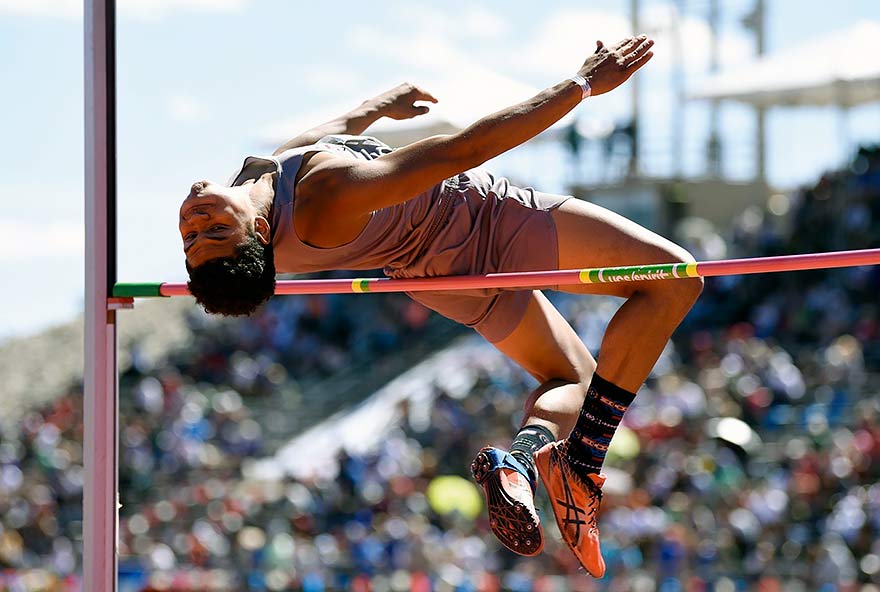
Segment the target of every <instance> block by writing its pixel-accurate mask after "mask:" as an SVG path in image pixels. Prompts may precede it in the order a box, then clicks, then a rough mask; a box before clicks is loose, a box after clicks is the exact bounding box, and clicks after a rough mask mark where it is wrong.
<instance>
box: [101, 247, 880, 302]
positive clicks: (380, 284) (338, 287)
mask: <svg viewBox="0 0 880 592" xmlns="http://www.w3.org/2000/svg"><path fill="white" fill-rule="evenodd" d="M878 264H880V249H863V250H858V251H836V252H830V253H808V254H803V255H782V256H777V257H754V258H750V259H728V260H723V261H703V262H697V263H660V264H654V265H635V266H629V267H599V268H588V269H563V270H554V271H526V272H511V273H490V274H486V275H458V276H443V277H430V278H414V279H389V278H355V279H331V280H281V281H279V282H278V283H277V284H276V286H275V294H351V293H358V294H366V293H379V292H425V291H441V290H473V289H485V288H546V287H548V286H566V285H577V284H608V283H617V282H632V281H644V280H672V279H684V278H694V277H716V276H725V275H740V274H750V273H777V272H783V271H803V270H810V269H829V268H839V267H857V266H862V265H878ZM187 295H189V290H187V287H186V284H175V283H117V284H116V285H115V286H114V288H113V296H114V297H116V298H150V297H159V296H187Z"/></svg>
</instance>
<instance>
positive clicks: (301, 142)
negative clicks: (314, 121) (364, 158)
mask: <svg viewBox="0 0 880 592" xmlns="http://www.w3.org/2000/svg"><path fill="white" fill-rule="evenodd" d="M416 101H427V102H431V103H436V102H437V99H435V98H434V97H433V96H431V94H429V93H427V92H425V91H423V90H422V89H420V88H418V87H417V86H414V85H412V84H409V83H406V82H405V83H403V84H400V85H398V86H396V87H394V88H392V89H391V90H389V91H386V92H384V93H382V94H381V95H379V96H376V97H373V98H372V99H368V100H366V101H364V102H363V103H361V105H360V106H359V107H357V108H356V109H352V110H351V111H349V112H348V113H346V114H345V115H341V116H339V117H337V118H335V119H331V120H330V121H328V122H326V123H322V124H321V125H319V126H317V127H313V128H312V129H310V130H308V131H306V132H303V133H301V134H300V135H298V136H297V137H295V138H293V139H292V140H290V141H289V142H286V143H285V144H284V145H282V146H279V147H278V149H277V150H276V151H275V152H273V154H281V153H282V152H284V151H285V150H290V149H291V148H297V147H299V146H310V145H312V144H314V143H315V142H317V141H318V140H320V139H321V138H323V137H324V136H327V135H330V134H351V135H358V134H362V133H364V131H366V129H367V128H368V127H370V126H371V125H372V124H373V123H375V122H376V121H377V120H378V119H381V118H382V117H390V118H391V119H410V118H411V117H416V116H418V115H424V114H425V113H427V112H428V110H429V108H428V106H427V105H421V106H418V107H416V106H415V105H413V103H415V102H416Z"/></svg>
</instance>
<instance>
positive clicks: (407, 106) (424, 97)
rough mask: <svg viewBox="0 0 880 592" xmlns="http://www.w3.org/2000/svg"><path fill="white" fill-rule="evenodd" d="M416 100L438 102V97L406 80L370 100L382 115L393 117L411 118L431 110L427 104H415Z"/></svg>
mask: <svg viewBox="0 0 880 592" xmlns="http://www.w3.org/2000/svg"><path fill="white" fill-rule="evenodd" d="M416 101H428V102H430V103H436V102H437V99H435V98H434V97H433V96H432V95H431V94H430V93H428V92H426V91H424V90H422V89H421V88H419V87H417V86H415V85H413V84H410V83H409V82H404V83H403V84H399V85H397V86H395V87H394V88H392V89H391V90H389V91H386V92H384V93H382V94H381V95H379V96H378V97H375V98H373V99H370V100H369V101H368V102H369V103H372V106H373V107H375V108H376V109H377V110H378V112H379V115H380V116H385V117H390V118H391V119H410V118H412V117H416V116H417V115H424V114H425V113H427V112H428V111H430V108H429V107H428V106H427V105H420V106H418V107H416V106H415V105H414V104H413V103H415V102H416Z"/></svg>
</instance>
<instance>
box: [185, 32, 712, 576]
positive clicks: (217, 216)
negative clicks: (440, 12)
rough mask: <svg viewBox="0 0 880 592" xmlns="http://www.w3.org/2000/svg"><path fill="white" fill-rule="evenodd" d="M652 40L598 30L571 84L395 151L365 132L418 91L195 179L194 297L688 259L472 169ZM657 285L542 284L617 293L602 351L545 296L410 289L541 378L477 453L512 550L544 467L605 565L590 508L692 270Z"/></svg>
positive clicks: (558, 509)
mask: <svg viewBox="0 0 880 592" xmlns="http://www.w3.org/2000/svg"><path fill="white" fill-rule="evenodd" d="M652 46H653V41H652V40H651V39H649V38H648V37H647V36H645V35H640V36H637V37H627V38H625V39H623V40H622V41H620V42H619V43H617V44H615V45H613V46H610V47H609V46H606V45H604V44H603V43H602V42H597V46H596V50H595V51H594V52H593V53H592V54H591V55H590V56H589V57H588V58H587V59H586V61H585V62H584V64H583V66H582V67H581V68H580V69H579V70H578V71H577V73H576V75H575V76H573V77H572V78H570V79H567V80H565V81H563V82H560V83H559V84H556V85H554V86H552V87H550V88H548V89H546V90H544V91H542V92H541V93H539V94H538V95H536V96H535V97H533V98H531V99H529V100H527V101H525V102H522V103H519V104H516V105H513V106H511V107H509V108H507V109H503V110H501V111H498V112H497V113H494V114H491V115H487V116H486V117H484V118H482V119H480V120H479V121H477V122H476V123H474V124H473V125H471V126H470V127H468V128H466V129H464V130H462V131H460V132H458V133H455V134H450V135H442V136H435V137H431V138H427V139H425V140H421V141H418V142H415V143H413V144H410V145H408V146H404V147H402V148H399V149H397V150H391V149H390V148H389V147H387V146H385V145H384V144H382V143H381V142H379V141H378V140H375V139H374V138H370V137H365V136H361V134H363V133H364V132H365V131H366V130H367V128H368V127H369V126H370V125H371V124H372V123H373V122H375V121H376V120H378V119H380V118H382V117H389V118H392V119H408V118H411V117H416V116H418V115H421V114H424V113H427V112H428V110H429V107H428V106H426V105H423V104H422V105H416V104H415V103H417V102H420V103H421V102H428V103H434V102H436V99H435V98H434V97H433V96H432V95H431V94H430V93H429V92H428V91H426V90H424V89H421V88H419V87H417V86H414V85H411V84H403V85H400V86H398V87H396V88H394V89H391V90H389V91H388V92H386V93H384V94H382V95H379V96H378V97H375V98H373V99H370V100H368V101H365V102H364V103H363V104H362V105H361V106H360V107H358V108H357V109H355V110H353V111H351V112H349V113H347V114H345V115H342V116H340V117H339V118H337V119H334V120H332V121H329V122H327V123H325V124H323V125H319V126H318V127H315V128H313V129H311V130H309V131H307V132H305V133H303V134H301V135H300V136H297V137H296V138H293V139H292V140H290V141H289V142H287V143H286V144H284V145H283V146H281V147H279V148H278V150H276V151H275V153H274V154H273V155H272V156H267V157H259V156H250V157H248V158H246V159H245V161H244V165H243V166H242V168H241V170H239V171H238V172H237V173H236V174H235V175H234V176H233V178H232V180H231V181H230V183H229V184H228V185H226V184H220V183H214V182H210V181H206V180H202V181H198V182H196V183H194V184H193V185H192V188H191V190H190V192H189V195H188V196H187V197H186V199H184V201H183V204H182V205H181V207H180V221H179V226H180V233H181V237H182V238H183V245H184V252H185V255H186V265H187V270H188V271H189V274H190V280H189V283H188V287H189V291H190V292H191V293H192V294H193V295H194V296H195V297H196V300H197V301H198V302H199V303H200V304H202V305H203V306H204V307H205V310H207V311H208V312H210V313H219V314H225V315H247V314H250V313H251V312H253V311H254V310H255V309H256V308H257V307H258V306H259V305H260V304H261V303H263V302H264V301H265V300H267V299H268V298H269V297H271V296H272V294H273V293H274V290H275V275H276V273H302V272H313V271H320V270H331V269H351V270H360V269H376V268H383V269H384V272H385V274H386V275H387V276H389V277H391V278H398V279H399V278H422V277H433V276H449V275H479V274H494V273H506V272H533V271H543V270H559V269H580V268H585V267H610V266H623V265H646V264H657V263H672V264H693V263H694V260H693V258H692V257H691V255H690V254H689V253H688V252H687V251H685V250H684V249H683V248H681V247H679V246H678V245H676V244H673V243H672V242H670V241H669V240H667V239H665V238H663V237H661V236H659V235H657V234H655V233H653V232H651V231H649V230H647V229H645V228H643V227H641V226H639V225H638V224H636V223H634V222H632V221H630V220H628V219H626V218H624V217H622V216H619V215H617V214H615V213H613V212H610V211H608V210H606V209H603V208H601V207H599V206H597V205H595V204H591V203H587V202H585V201H581V200H577V199H573V198H572V197H571V196H562V195H552V194H549V193H543V192H540V191H537V190H534V189H532V188H521V187H516V186H514V185H512V184H511V183H510V182H509V181H508V180H507V179H504V178H501V177H497V176H495V175H493V174H492V173H490V172H489V171H487V170H485V169H483V168H481V167H480V165H482V164H483V163H484V162H486V161H487V160H489V159H491V158H493V157H495V156H497V155H499V154H501V153H503V152H506V151H507V150H510V149H511V148H514V147H516V146H518V145H520V144H522V143H523V142H525V141H527V140H529V139H531V138H533V137H534V136H536V135H537V134H539V133H541V132H542V131H544V130H545V129H547V128H548V127H550V126H551V125H552V124H554V123H555V122H557V121H558V120H559V119H561V118H562V117H563V116H564V115H565V114H566V113H568V112H569V111H571V110H572V109H574V108H575V107H576V106H577V105H578V104H580V103H581V102H582V101H583V100H584V99H585V98H587V97H588V96H591V95H601V94H605V93H607V92H610V91H612V90H614V89H615V88H616V87H618V86H620V85H621V84H623V83H624V82H625V81H626V80H627V79H628V78H629V77H630V76H632V75H633V74H634V73H635V72H636V71H637V70H639V69H640V68H642V67H643V66H644V65H645V64H647V63H648V62H649V61H650V59H651V57H652V55H653V53H652V51H651V48H652ZM462 92H478V89H475V90H471V91H466V90H464V89H463V90H462ZM652 279H653V278H650V277H647V278H646V279H644V280H639V279H636V280H635V281H626V282H616V283H615V282H612V283H582V284H576V285H553V284H549V285H545V286H543V287H545V288H548V289H557V290H561V291H565V292H573V293H578V294H603V295H612V296H617V297H621V298H624V299H625V302H624V303H623V305H622V306H621V307H620V309H619V310H618V311H617V313H616V314H615V315H614V317H613V318H612V320H611V322H610V323H609V325H608V328H607V330H606V332H605V335H604V338H603V340H602V344H601V354H600V355H599V357H598V360H596V359H594V358H593V356H592V355H591V354H590V352H589V351H588V350H587V348H586V347H585V345H584V344H583V343H582V342H581V340H580V339H579V338H578V336H577V334H576V333H575V331H574V330H573V329H572V327H571V326H570V325H569V324H568V323H567V322H566V321H565V319H564V318H563V317H562V315H561V314H560V313H559V312H558V311H557V310H556V309H555V308H554V307H553V305H552V304H551V303H550V302H549V301H548V300H547V298H546V297H545V296H544V295H543V294H542V293H541V292H540V291H539V290H533V289H512V288H504V289H498V288H495V289H487V288H474V289H468V290H462V291H452V292H450V291H443V292H441V291H420V292H408V294H409V295H410V297H412V298H413V299H414V300H416V301H418V302H421V303H422V304H424V305H425V306H428V307H429V308H431V309H433V310H435V311H437V312H439V313H440V314H443V315H444V316H447V317H449V318H451V319H453V320H455V321H458V322H459V323H462V324H464V325H467V326H469V327H472V328H474V329H475V330H476V331H477V332H478V333H480V334H481V335H482V336H483V337H484V338H485V339H486V340H487V341H489V342H490V343H492V344H493V345H494V346H495V347H496V348H498V349H499V350H500V351H501V352H503V353H504V354H506V355H507V356H508V357H509V358H510V359H512V360H513V361H515V362H516V363H517V364H519V365H520V366H521V367H522V368H524V369H525V370H526V371H528V372H529V373H530V374H531V375H532V376H534V377H535V378H536V379H537V380H538V381H539V382H540V386H539V387H538V388H537V389H536V390H535V391H534V392H532V393H531V394H530V395H529V396H528V397H526V400H525V405H524V407H525V419H524V420H523V423H522V427H521V429H520V430H519V431H518V433H517V434H516V435H515V437H514V439H513V444H512V445H511V448H510V450H509V451H504V450H500V449H497V448H492V447H486V448H483V449H482V450H481V451H479V452H478V453H477V455H476V458H475V459H474V461H473V463H472V465H471V468H472V471H473V474H474V477H475V478H476V480H477V481H478V482H479V483H480V484H481V485H482V487H483V489H484V491H485V494H486V498H487V505H488V513H489V518H490V525H491V528H492V531H493V532H494V534H495V535H496V536H497V537H498V539H499V540H500V541H501V542H502V543H503V544H504V545H505V546H506V547H507V548H508V549H510V550H511V551H513V552H515V553H519V554H521V555H535V554H537V553H539V552H540V551H541V549H542V548H543V545H544V536H543V533H542V530H541V524H540V521H539V518H538V515H537V513H536V512H535V507H534V502H533V495H534V491H535V488H536V486H537V481H538V478H539V477H540V479H541V481H542V482H543V484H544V486H545V488H546V489H547V492H548V494H549V498H550V501H551V504H552V507H553V512H554V514H555V516H556V522H557V525H558V526H559V529H560V531H561V533H562V536H563V538H564V539H565V541H566V543H567V544H568V545H569V547H571V549H572V551H573V552H574V554H575V555H576V556H577V558H578V560H579V561H580V563H581V564H582V565H583V566H584V568H585V569H586V570H587V571H588V572H589V573H590V574H591V575H593V576H595V577H602V575H603V574H604V572H605V563H604V560H603V559H602V555H601V552H600V546H599V532H598V528H597V515H598V509H599V504H600V501H601V498H602V485H603V483H604V477H603V476H602V474H601V470H602V465H603V462H604V459H605V454H606V451H607V449H608V444H609V443H610V441H611V438H612V437H613V435H614V433H615V430H616V428H617V426H618V424H619V423H620V421H621V419H622V417H623V415H624V413H625V412H626V410H627V407H629V405H630V404H631V403H632V401H633V399H634V398H635V396H636V395H635V393H636V392H637V391H638V389H639V387H640V386H641V384H642V383H643V382H644V380H645V379H646V378H647V376H648V373H649V372H650V370H651V368H652V367H653V365H654V363H655V362H656V360H657V358H658V357H659V355H660V353H661V351H662V350H663V347H664V346H665V344H666V342H667V340H668V339H669V337H670V336H671V334H672V332H673V331H674V330H675V328H676V327H677V326H678V324H679V323H680V322H681V320H682V319H683V318H684V316H685V315H686V314H687V312H688V311H689V310H690V308H691V306H692V305H693V304H694V302H695V301H696V299H697V298H698V296H699V294H700V291H701V289H702V279H701V278H700V277H686V278H684V279H680V280H679V281H675V282H663V281H661V282H657V281H652Z"/></svg>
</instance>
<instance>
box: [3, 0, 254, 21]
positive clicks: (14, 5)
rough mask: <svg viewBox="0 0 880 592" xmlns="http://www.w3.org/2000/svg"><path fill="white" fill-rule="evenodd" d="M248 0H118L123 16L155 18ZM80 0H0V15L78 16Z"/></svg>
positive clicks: (234, 7)
mask: <svg viewBox="0 0 880 592" xmlns="http://www.w3.org/2000/svg"><path fill="white" fill-rule="evenodd" d="M248 1H249V0H118V2H117V7H118V10H119V15H120V16H122V17H128V18H134V19H138V20H155V19H159V18H162V17H165V16H167V15H169V14H171V13H174V12H236V11H239V10H242V9H243V8H244V7H245V5H246V4H247V2H248ZM83 5H84V2H83V0H0V15H4V14H5V15H13V16H29V17H55V18H66V19H79V18H82V15H83Z"/></svg>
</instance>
